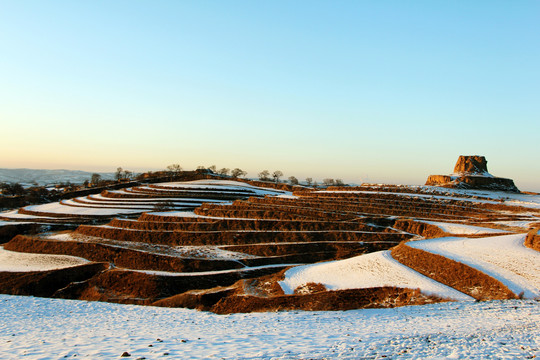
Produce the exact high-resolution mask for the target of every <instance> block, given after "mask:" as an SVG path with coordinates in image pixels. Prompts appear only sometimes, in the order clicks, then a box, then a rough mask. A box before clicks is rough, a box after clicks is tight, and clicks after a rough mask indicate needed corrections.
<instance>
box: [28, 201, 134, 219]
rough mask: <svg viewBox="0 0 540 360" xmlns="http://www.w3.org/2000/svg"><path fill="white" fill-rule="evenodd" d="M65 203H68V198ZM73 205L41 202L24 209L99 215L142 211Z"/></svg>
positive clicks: (41, 211) (52, 212) (74, 203)
mask: <svg viewBox="0 0 540 360" xmlns="http://www.w3.org/2000/svg"><path fill="white" fill-rule="evenodd" d="M65 201H67V203H70V202H69V201H68V200H65ZM72 204H73V206H68V205H63V204H61V203H59V202H54V203H49V204H43V205H32V206H26V207H25V209H27V210H30V211H35V212H40V213H51V214H69V215H85V216H92V215H97V216H99V215H101V216H114V215H119V214H136V213H140V212H142V211H141V210H130V209H118V208H89V207H82V206H80V205H79V206H78V205H77V203H76V202H72Z"/></svg>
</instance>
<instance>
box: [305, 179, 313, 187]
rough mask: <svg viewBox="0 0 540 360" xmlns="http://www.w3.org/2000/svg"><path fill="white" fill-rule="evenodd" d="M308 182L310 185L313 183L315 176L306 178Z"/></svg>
mask: <svg viewBox="0 0 540 360" xmlns="http://www.w3.org/2000/svg"><path fill="white" fill-rule="evenodd" d="M306 183H307V185H308V186H311V184H312V183H313V178H310V177H307V178H306Z"/></svg>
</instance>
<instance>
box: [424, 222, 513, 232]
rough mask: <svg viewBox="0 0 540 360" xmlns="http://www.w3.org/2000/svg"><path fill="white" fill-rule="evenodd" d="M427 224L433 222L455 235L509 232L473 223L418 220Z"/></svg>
mask: <svg viewBox="0 0 540 360" xmlns="http://www.w3.org/2000/svg"><path fill="white" fill-rule="evenodd" d="M418 221H419V222H423V223H426V224H431V225H435V226H438V227H439V228H440V229H441V230H442V231H444V232H447V233H449V234H454V235H480V234H498V233H508V231H504V230H499V229H490V228H485V227H480V226H473V225H464V224H456V223H445V222H438V221H426V220H418Z"/></svg>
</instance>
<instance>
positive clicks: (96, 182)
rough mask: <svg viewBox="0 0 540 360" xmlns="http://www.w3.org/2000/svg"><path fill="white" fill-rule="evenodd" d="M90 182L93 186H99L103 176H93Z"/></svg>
mask: <svg viewBox="0 0 540 360" xmlns="http://www.w3.org/2000/svg"><path fill="white" fill-rule="evenodd" d="M90 182H91V183H92V185H94V186H97V185H99V183H100V182H101V175H100V174H96V173H94V174H92V177H91V178H90Z"/></svg>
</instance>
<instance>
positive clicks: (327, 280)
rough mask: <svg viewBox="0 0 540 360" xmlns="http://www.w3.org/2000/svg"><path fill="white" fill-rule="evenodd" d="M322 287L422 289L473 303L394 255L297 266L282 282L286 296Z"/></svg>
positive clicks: (365, 256)
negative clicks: (304, 287) (306, 286)
mask: <svg viewBox="0 0 540 360" xmlns="http://www.w3.org/2000/svg"><path fill="white" fill-rule="evenodd" d="M310 282H313V283H320V284H323V285H324V286H325V287H326V288H327V289H329V290H343V289H362V288H371V287H379V286H397V287H402V288H411V289H417V288H418V289H420V290H421V291H422V292H424V293H426V294H430V295H437V296H440V297H443V298H450V299H455V300H473V299H472V298H471V297H470V296H468V295H465V294H463V293H461V292H459V291H457V290H455V289H452V288H451V287H448V286H446V285H443V284H441V283H439V282H436V281H435V280H432V279H430V278H428V277H426V276H424V275H422V274H420V273H418V272H416V271H414V270H413V269H411V268H409V267H407V266H404V265H402V264H400V263H399V262H397V261H396V260H394V259H393V258H392V256H391V255H390V251H378V252H374V253H370V254H365V255H360V256H355V257H353V258H350V259H345V260H338V261H329V262H323V263H318V264H313V265H304V266H297V267H294V268H292V269H289V270H287V272H286V273H285V279H284V280H283V281H280V285H281V288H282V289H283V291H284V292H285V293H286V294H292V293H293V292H294V289H296V288H297V287H299V286H302V285H304V284H307V283H310Z"/></svg>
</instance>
